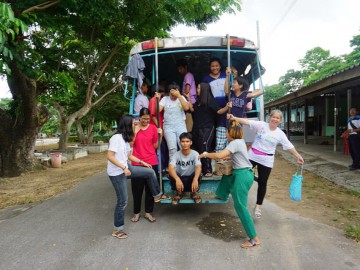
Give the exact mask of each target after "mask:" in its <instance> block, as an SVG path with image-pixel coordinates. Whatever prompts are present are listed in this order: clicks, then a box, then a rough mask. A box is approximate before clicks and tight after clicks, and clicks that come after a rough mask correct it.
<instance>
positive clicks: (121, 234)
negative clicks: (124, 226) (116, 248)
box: [111, 230, 129, 239]
mask: <svg viewBox="0 0 360 270" xmlns="http://www.w3.org/2000/svg"><path fill="white" fill-rule="evenodd" d="M111 235H112V236H114V237H116V238H118V239H126V238H128V237H129V236H128V235H127V234H126V233H124V232H123V231H117V230H113V231H112V234H111Z"/></svg>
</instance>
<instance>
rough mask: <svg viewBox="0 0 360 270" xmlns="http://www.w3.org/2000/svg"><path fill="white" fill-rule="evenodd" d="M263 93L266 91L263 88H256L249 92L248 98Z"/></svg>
mask: <svg viewBox="0 0 360 270" xmlns="http://www.w3.org/2000/svg"><path fill="white" fill-rule="evenodd" d="M263 93H264V91H263V90H261V89H256V90H254V91H252V92H251V93H249V94H247V96H246V97H248V98H254V97H258V96H261V95H262V94H263Z"/></svg>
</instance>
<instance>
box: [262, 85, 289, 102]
mask: <svg viewBox="0 0 360 270" xmlns="http://www.w3.org/2000/svg"><path fill="white" fill-rule="evenodd" d="M287 92H288V89H287V88H286V87H285V86H284V85H282V84H280V83H279V84H273V85H266V86H265V90H264V102H265V103H267V102H270V101H273V100H275V99H278V98H280V97H282V96H284V95H286V93H287Z"/></svg>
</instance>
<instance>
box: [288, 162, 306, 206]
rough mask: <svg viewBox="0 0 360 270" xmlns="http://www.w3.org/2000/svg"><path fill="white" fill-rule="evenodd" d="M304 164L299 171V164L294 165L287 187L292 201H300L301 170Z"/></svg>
mask: <svg viewBox="0 0 360 270" xmlns="http://www.w3.org/2000/svg"><path fill="white" fill-rule="evenodd" d="M303 168H304V166H301V170H300V173H298V172H299V165H298V166H297V167H296V172H295V174H294V175H293V178H292V180H291V184H290V188H289V194H290V199H291V200H293V201H297V202H298V201H301V188H302V180H303V176H302V171H303Z"/></svg>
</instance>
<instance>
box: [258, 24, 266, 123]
mask: <svg viewBox="0 0 360 270" xmlns="http://www.w3.org/2000/svg"><path fill="white" fill-rule="evenodd" d="M259 28H260V27H259V21H256V33H257V44H258V49H257V51H258V60H259V62H260V60H261V49H260V30H259ZM259 73H260V74H259V75H260V76H259V80H260V81H259V82H260V83H259V86H260V89H262V90H263V91H264V85H263V83H262V79H261V70H259ZM264 95H265V92H264V94H263V95H261V96H259V97H258V98H259V104H260V120H261V121H265V116H264Z"/></svg>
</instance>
